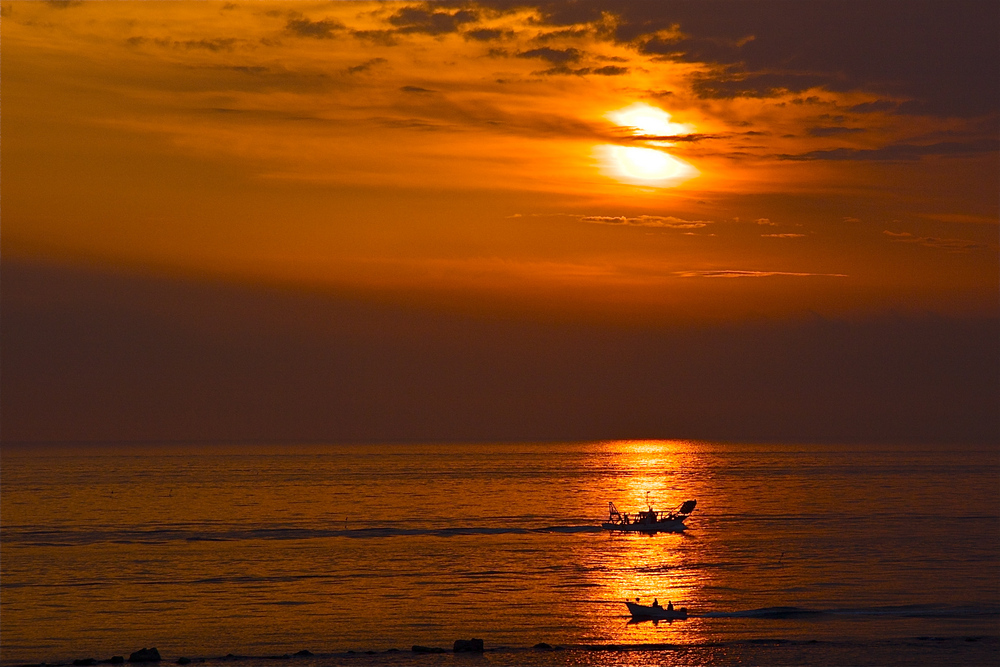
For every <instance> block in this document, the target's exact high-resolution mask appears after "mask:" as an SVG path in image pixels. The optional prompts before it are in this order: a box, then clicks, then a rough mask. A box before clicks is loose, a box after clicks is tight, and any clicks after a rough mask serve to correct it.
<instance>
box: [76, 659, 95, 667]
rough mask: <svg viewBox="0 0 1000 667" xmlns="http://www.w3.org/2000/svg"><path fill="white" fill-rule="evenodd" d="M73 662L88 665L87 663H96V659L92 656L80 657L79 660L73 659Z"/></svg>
mask: <svg viewBox="0 0 1000 667" xmlns="http://www.w3.org/2000/svg"><path fill="white" fill-rule="evenodd" d="M73 664H74V665H88V666H89V665H96V664H97V660H95V659H94V658H80V659H79V660H74V661H73Z"/></svg>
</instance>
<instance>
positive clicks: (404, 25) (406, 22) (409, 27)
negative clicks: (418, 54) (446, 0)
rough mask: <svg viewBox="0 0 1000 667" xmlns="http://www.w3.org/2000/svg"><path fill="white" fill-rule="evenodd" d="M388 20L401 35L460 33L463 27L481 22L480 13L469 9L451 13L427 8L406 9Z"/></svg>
mask: <svg viewBox="0 0 1000 667" xmlns="http://www.w3.org/2000/svg"><path fill="white" fill-rule="evenodd" d="M388 20H389V23H391V24H392V25H394V26H396V31H397V32H400V33H423V34H427V35H442V34H445V33H450V32H458V30H459V29H460V28H461V26H462V25H464V24H466V23H474V22H475V21H477V20H479V13H478V12H476V11H473V10H469V9H459V10H457V11H454V12H451V11H448V10H439V9H429V8H426V7H404V8H402V9H400V10H399V11H398V12H396V13H395V14H393V15H392V16H390V17H389V19H388Z"/></svg>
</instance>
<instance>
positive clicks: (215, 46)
mask: <svg viewBox="0 0 1000 667" xmlns="http://www.w3.org/2000/svg"><path fill="white" fill-rule="evenodd" d="M238 41H239V40H237V39H235V38H232V37H227V38H217V39H189V40H186V41H183V42H174V45H175V46H180V47H183V48H185V49H205V50H208V51H216V52H218V51H232V50H233V46H234V45H235V44H236V42H238Z"/></svg>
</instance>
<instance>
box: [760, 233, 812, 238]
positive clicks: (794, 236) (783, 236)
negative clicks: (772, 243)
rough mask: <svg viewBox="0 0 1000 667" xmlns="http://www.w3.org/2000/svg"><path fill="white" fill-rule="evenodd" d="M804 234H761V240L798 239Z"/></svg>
mask: <svg viewBox="0 0 1000 667" xmlns="http://www.w3.org/2000/svg"><path fill="white" fill-rule="evenodd" d="M803 236H805V234H761V237H763V238H769V239H800V238H802V237H803Z"/></svg>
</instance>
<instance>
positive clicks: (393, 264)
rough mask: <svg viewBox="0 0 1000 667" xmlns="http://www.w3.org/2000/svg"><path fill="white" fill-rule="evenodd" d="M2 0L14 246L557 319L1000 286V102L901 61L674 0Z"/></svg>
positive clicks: (9, 252) (928, 296) (923, 299)
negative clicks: (732, 20)
mask: <svg viewBox="0 0 1000 667" xmlns="http://www.w3.org/2000/svg"><path fill="white" fill-rule="evenodd" d="M653 4H656V3H653ZM942 6H943V5H942ZM2 7H3V19H2V21H3V23H2V30H3V41H2V49H3V53H2V55H3V82H2V83H3V102H4V104H3V111H4V113H3V119H2V122H3V126H2V132H3V165H2V166H3V182H2V187H3V205H4V207H3V213H4V216H3V223H4V224H3V237H2V238H3V252H4V254H5V256H6V257H8V258H16V257H35V258H43V259H47V260H50V261H59V262H81V261H82V262H88V263H97V264H99V265H125V266H131V267H133V268H139V269H142V270H148V271H154V272H159V273H167V274H173V275H176V274H195V275H201V276H216V277H221V278H225V279H236V280H240V281H243V280H248V281H251V282H257V283H272V282H277V283H281V284H292V285H295V284H308V285H309V286H311V287H317V286H319V287H320V288H327V287H328V288H332V289H335V290H337V291H339V292H343V291H345V290H346V291H347V292H357V293H360V294H364V295H373V296H377V297H379V298H390V299H394V300H402V301H404V302H406V301H410V302H418V303H419V302H423V301H431V302H436V303H448V304H452V305H458V306H460V307H463V308H473V309H483V308H485V309H487V310H489V309H491V308H498V309H513V310H515V311H528V312H537V313H546V314H547V315H548V316H551V315H553V314H558V313H559V312H563V311H565V312H572V313H577V314H585V315H587V316H588V317H590V316H596V317H598V318H604V317H610V318H625V319H640V320H646V319H653V320H664V319H666V320H672V319H686V318H695V319H697V318H700V317H702V316H708V317H710V318H711V319H731V318H742V317H745V316H748V315H754V314H765V315H773V314H780V315H788V314H795V313H797V312H804V311H814V312H820V313H825V314H835V315H836V314H850V313H871V312H876V311H881V310H886V309H888V310H895V311H926V310H930V311H935V312H945V313H949V312H950V313H981V314H982V313H995V312H996V306H997V282H998V268H997V229H998V227H997V225H998V221H997V207H998V201H997V179H998V168H997V166H998V160H997V146H996V127H997V119H996V113H995V109H994V110H993V111H992V112H991V111H989V109H987V110H986V112H983V111H982V110H981V109H971V110H967V109H951V110H949V109H946V110H944V111H941V110H938V109H935V108H933V105H925V106H926V107H927V108H926V109H925V110H922V109H921V108H920V106H919V103H921V102H925V101H926V100H923V99H922V98H921V97H919V92H920V91H919V90H917V91H916V92H914V91H913V90H908V88H907V85H906V84H907V76H910V77H911V78H914V79H915V78H917V77H923V76H925V73H924V72H921V71H919V69H915V70H914V71H913V72H912V73H907V72H902V73H898V72H896V73H895V75H896V79H897V80H895V81H893V80H890V81H889V83H885V80H884V79H883V80H878V81H875V84H873V83H872V82H871V81H868V80H865V79H863V78H861V77H860V76H859V77H858V78H857V80H852V79H851V77H852V76H856V75H857V72H856V71H853V70H850V69H849V68H845V66H844V63H842V62H837V61H836V60H831V61H830V62H829V64H828V66H827V70H828V71H827V72H826V75H827V78H825V79H824V78H823V76H821V75H820V74H822V72H820V74H817V71H819V70H818V69H817V65H816V64H815V63H802V64H800V65H798V66H797V68H796V66H793V65H788V59H787V58H786V59H784V61H783V62H785V65H784V66H783V67H784V69H779V68H777V67H776V66H773V65H771V64H769V63H766V62H763V63H761V64H760V65H759V66H758V69H757V70H753V68H752V67H751V66H750V65H751V64H753V63H752V62H750V61H752V60H753V58H750V57H749V56H747V54H746V53H743V52H744V51H745V52H747V53H750V52H749V49H752V48H758V47H757V46H756V45H757V44H762V45H763V46H761V47H759V48H764V47H765V46H766V43H765V42H766V40H772V41H775V40H780V38H781V34H777V36H775V35H767V34H756V33H755V29H754V26H752V25H750V26H747V27H745V28H743V31H742V32H737V33H732V32H731V31H730V33H725V34H724V31H722V28H721V27H720V28H719V30H720V31H722V32H719V33H718V34H713V33H711V31H710V30H709V28H699V30H701V31H702V32H701V33H698V32H696V31H695V30H694V29H693V28H690V29H689V28H688V27H687V23H691V24H692V25H694V21H693V19H692V20H691V21H686V20H685V19H684V18H683V17H681V18H675V17H672V15H671V7H672V6H667V5H664V6H662V7H661V9H660V10H659V12H655V11H653V10H651V9H650V8H649V7H648V6H647V7H643V6H642V5H641V4H640V5H637V6H636V5H622V6H621V8H620V9H619V10H615V9H614V7H615V5H614V4H610V5H600V4H599V3H592V4H590V5H567V6H565V7H564V6H563V5H560V4H559V3H555V4H552V3H548V4H545V5H543V6H541V7H532V6H529V5H528V4H523V5H503V4H500V5H494V6H490V5H488V4H474V3H463V4H447V3H442V4H432V5H421V4H416V3H353V2H345V3H290V2H282V3H274V4H269V3H221V2H207V3H186V2H163V3H159V2H143V3H134V2H132V3H128V2H126V3H105V2H93V3H90V2H84V3H40V2H31V3H23V2H4V3H3V4H2ZM566 7H569V9H566ZM560 8H562V9H560ZM585 9H586V10H587V11H584V10H585ZM570 10H573V11H575V12H576V14H577V15H574V14H573V11H570ZM598 10H600V11H598ZM560 11H562V14H560V13H559V12H560ZM630 11H631V12H633V13H636V12H638V13H643V16H635V17H633V16H630V14H629V12H630ZM616 12H618V13H616ZM650 12H653V14H654V15H653V16H652V17H650V16H646V14H649V13H650ZM640 19H641V20H640ZM630 21H631V23H630ZM637 26H638V27H637ZM709 27H711V26H709ZM779 27H780V26H779ZM831 30H833V28H831ZM702 38H703V41H702V42H699V41H698V40H699V39H702ZM713 40H714V41H713ZM727 40H728V41H727ZM699 43H701V44H710V45H712V44H716V45H717V44H723V45H726V46H727V48H729V49H730V51H732V54H733V55H731V56H730V59H731V60H732V62H733V63H743V64H744V69H743V70H737V69H734V67H735V66H734V65H733V64H731V63H730V64H726V63H725V62H723V61H720V60H719V58H718V56H717V55H716V57H715V59H714V60H712V59H709V58H705V59H703V60H699V58H698V53H697V45H698V44H699ZM768 43H770V42H768ZM692 44H694V45H695V47H692V46H691V45H692ZM862 46H863V44H862ZM933 46H934V44H933V43H931V44H929V45H927V47H926V48H927V49H932V48H933ZM844 48H845V49H846V48H847V47H846V46H845V47H844ZM672 49H676V50H672ZM685 49H686V50H685ZM741 50H742V51H741ZM834 53H836V51H834ZM750 55H753V54H752V53H751V54H750ZM906 55H907V54H906V52H905V49H904V50H903V53H902V55H901V56H900V57H904V56H906ZM759 57H761V58H762V57H763V56H759ZM774 57H775V59H776V61H777V60H779V58H777V56H774ZM748 62H750V64H747V63H748ZM807 64H808V67H806V65H807ZM987 69H988V68H987ZM780 76H784V77H785V78H786V79H788V81H784V82H783V81H778V82H777V83H773V84H769V86H770V87H765V88H761V86H760V85H758V84H757V83H755V82H757V81H758V80H762V79H761V77H765V78H766V77H772V78H774V77H780ZM877 76H881V73H875V75H873V76H872V79H873V80H874V79H876V78H877ZM809 77H812V78H813V79H815V81H811V80H809ZM789 82H791V83H789ZM793 84H794V85H793ZM876 84H884V85H881V88H880V87H879V85H876ZM890 84H891V85H890ZM726 86H728V88H726ZM740 86H744V87H750V88H752V87H753V86H757V88H756V89H755V90H753V91H750V92H746V91H742V92H740V90H739V88H740ZM723 89H724V90H723ZM719 90H722V92H719ZM725 90H730V92H728V93H727V92H725ZM732 90H736V92H732ZM986 92H989V91H986ZM907 105H910V107H913V106H914V105H917V106H916V107H915V108H913V109H910V108H908V107H907ZM904 109H905V110H906V111H905V112H904ZM623 110H631V111H632V112H633V113H632V115H631V116H629V115H627V114H625V115H623V114H622V113H621V112H622V111H623ZM629 122H635V123H638V124H640V125H642V127H637V126H635V125H628V123H629ZM665 133H666V134H665ZM656 136H660V137H661V139H654V138H650V137H656ZM663 136H666V137H667V139H662V137H663ZM671 137H673V140H670V138H671ZM629 151H631V152H632V153H633V155H632V157H635V156H638V157H637V158H636V159H637V160H638V162H636V163H635V164H632V165H631V166H629V165H628V164H623V163H622V162H621V159H620V157H616V155H626V156H628V155H629ZM650 159H652V161H653V163H654V164H652V165H650V164H647V162H648V160H650ZM664 161H665V164H666V166H664V164H660V163H664ZM664 169H665V170H666V171H664ZM629 170H631V171H629ZM644 170H645V171H644ZM672 174H677V175H678V177H676V178H671V177H670V176H671V175H672Z"/></svg>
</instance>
